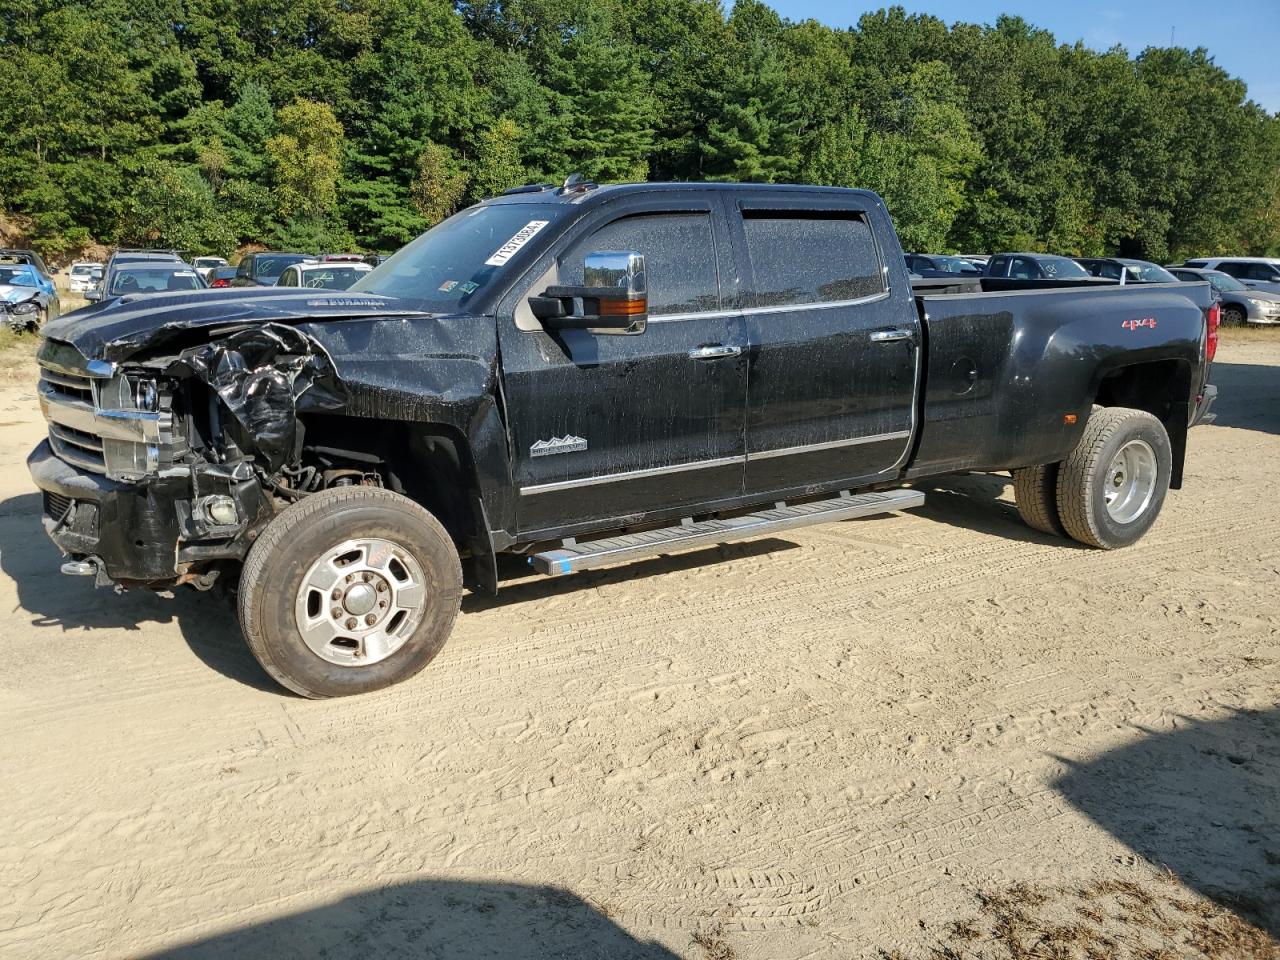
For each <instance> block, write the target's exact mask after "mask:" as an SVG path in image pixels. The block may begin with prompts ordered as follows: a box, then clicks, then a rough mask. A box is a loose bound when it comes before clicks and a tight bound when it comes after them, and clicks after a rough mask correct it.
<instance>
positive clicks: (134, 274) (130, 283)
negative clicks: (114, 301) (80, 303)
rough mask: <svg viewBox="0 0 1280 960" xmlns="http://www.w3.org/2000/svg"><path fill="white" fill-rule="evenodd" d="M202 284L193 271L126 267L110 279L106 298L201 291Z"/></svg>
mask: <svg viewBox="0 0 1280 960" xmlns="http://www.w3.org/2000/svg"><path fill="white" fill-rule="evenodd" d="M203 288H204V284H203V283H202V282H201V281H200V278H199V277H198V276H197V275H196V272H195V271H194V270H187V269H185V268H184V269H181V270H175V269H174V268H173V267H126V268H124V269H122V270H119V271H117V272H116V275H115V276H114V277H112V278H111V289H110V290H108V291H107V296H110V297H122V296H124V295H125V294H127V293H164V292H167V291H170V290H201V289H203Z"/></svg>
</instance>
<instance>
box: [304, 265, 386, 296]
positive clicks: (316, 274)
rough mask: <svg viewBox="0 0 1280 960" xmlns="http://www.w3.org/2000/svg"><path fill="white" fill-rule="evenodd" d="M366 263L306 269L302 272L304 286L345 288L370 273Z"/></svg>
mask: <svg viewBox="0 0 1280 960" xmlns="http://www.w3.org/2000/svg"><path fill="white" fill-rule="evenodd" d="M372 272H373V271H372V269H371V268H370V267H369V266H368V265H367V264H362V265H361V266H358V267H355V266H351V267H348V266H335V267H325V268H324V269H322V270H306V271H303V274H302V285H303V286H304V287H323V288H324V289H326V290H346V289H347V288H348V287H350V286H351V285H352V284H353V283H355V282H356V281H357V280H359V279H360V278H361V277H363V276H364V275H365V274H366V273H372Z"/></svg>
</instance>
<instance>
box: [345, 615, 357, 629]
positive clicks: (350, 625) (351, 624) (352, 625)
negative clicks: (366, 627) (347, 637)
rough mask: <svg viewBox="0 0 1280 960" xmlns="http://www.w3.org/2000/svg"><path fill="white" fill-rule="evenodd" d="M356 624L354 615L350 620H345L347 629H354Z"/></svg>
mask: <svg viewBox="0 0 1280 960" xmlns="http://www.w3.org/2000/svg"><path fill="white" fill-rule="evenodd" d="M356 626H357V624H356V618H355V617H352V618H351V619H350V620H348V621H347V629H348V630H354V629H355V628H356Z"/></svg>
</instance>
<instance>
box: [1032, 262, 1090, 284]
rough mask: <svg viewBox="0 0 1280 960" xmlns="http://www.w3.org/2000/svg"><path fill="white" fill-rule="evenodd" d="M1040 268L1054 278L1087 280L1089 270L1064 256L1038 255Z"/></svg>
mask: <svg viewBox="0 0 1280 960" xmlns="http://www.w3.org/2000/svg"><path fill="white" fill-rule="evenodd" d="M1037 259H1038V260H1039V263H1040V269H1042V270H1043V271H1044V275H1045V276H1046V277H1052V278H1053V279H1054V280H1088V279H1089V271H1088V270H1086V269H1085V268H1084V267H1082V266H1080V264H1078V263H1076V262H1075V261H1074V260H1068V259H1067V258H1066V257H1039V258H1037Z"/></svg>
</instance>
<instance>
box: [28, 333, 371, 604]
mask: <svg viewBox="0 0 1280 960" xmlns="http://www.w3.org/2000/svg"><path fill="white" fill-rule="evenodd" d="M203 333H204V335H203V336H201V337H200V338H199V340H200V342H197V343H195V344H190V338H183V337H178V338H174V339H171V340H170V341H168V343H167V344H166V345H167V347H168V350H167V351H166V352H163V353H161V352H159V350H158V349H152V350H150V351H146V352H145V354H142V353H139V354H134V355H132V356H130V357H128V358H125V359H121V360H118V361H110V360H101V359H98V360H90V359H88V358H86V357H85V356H84V354H82V353H81V352H80V351H79V350H77V349H76V347H74V346H72V345H71V344H70V343H68V342H65V341H62V340H58V339H46V341H45V343H44V344H43V345H42V347H41V349H40V352H39V355H38V361H39V364H40V383H39V398H40V405H41V408H42V410H43V412H44V415H45V418H46V419H47V420H48V423H49V436H48V439H47V440H45V441H44V442H42V443H41V444H40V445H39V446H38V447H37V448H36V449H35V450H34V451H33V452H32V454H31V456H30V457H29V458H28V466H29V467H30V470H31V474H32V477H33V479H34V480H35V482H36V485H37V486H38V487H39V488H40V489H41V491H42V492H43V495H44V524H45V528H46V531H47V532H48V533H49V536H50V537H51V538H52V539H53V541H54V542H55V543H56V544H57V545H58V546H59V547H60V548H61V549H62V551H63V552H64V553H65V554H67V555H68V557H69V561H68V563H67V564H66V565H65V566H64V569H65V570H67V571H68V572H74V573H92V574H94V575H96V577H97V581H98V583H99V584H110V583H114V584H117V585H120V586H126V587H127V586H135V585H146V586H152V587H163V586H169V585H174V584H179V583H191V584H193V585H195V586H197V587H202V588H207V587H209V586H211V585H212V584H213V582H214V580H215V578H216V577H217V576H218V573H219V571H220V570H221V569H222V566H223V564H225V563H226V562H228V561H231V562H239V561H242V560H243V559H244V555H245V553H246V552H247V551H248V549H249V547H250V545H251V544H252V542H253V540H254V539H255V538H256V537H257V535H258V533H259V532H260V531H261V530H262V528H263V527H264V526H265V525H266V523H267V522H268V521H269V520H270V519H271V518H272V516H274V514H275V510H276V507H277V504H278V502H279V501H278V499H277V498H278V497H283V499H284V501H286V502H287V500H288V499H290V498H291V497H290V494H291V492H292V488H291V479H290V469H291V468H290V464H291V462H294V461H296V458H297V450H298V447H299V444H300V442H301V438H300V436H299V426H298V416H299V414H301V413H304V412H326V411H333V410H338V409H341V408H342V407H343V406H344V404H345V403H346V402H347V396H346V392H345V389H344V387H343V385H342V382H341V380H340V379H339V377H338V375H337V373H336V371H335V369H334V365H333V361H332V359H331V358H330V356H329V355H328V353H327V352H326V351H325V349H324V348H323V347H322V346H321V345H320V344H318V343H317V342H316V341H315V340H314V339H313V338H311V337H309V336H307V335H306V334H305V333H303V332H302V331H300V330H298V329H296V328H295V327H292V326H289V325H287V324H283V323H260V324H255V325H252V326H242V327H239V328H236V329H231V330H230V331H224V332H221V333H218V332H215V331H204V332H203ZM185 344H189V345H185ZM157 346H158V345H157ZM135 357H138V358H137V359H135Z"/></svg>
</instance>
